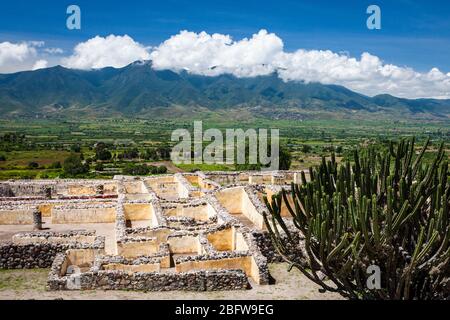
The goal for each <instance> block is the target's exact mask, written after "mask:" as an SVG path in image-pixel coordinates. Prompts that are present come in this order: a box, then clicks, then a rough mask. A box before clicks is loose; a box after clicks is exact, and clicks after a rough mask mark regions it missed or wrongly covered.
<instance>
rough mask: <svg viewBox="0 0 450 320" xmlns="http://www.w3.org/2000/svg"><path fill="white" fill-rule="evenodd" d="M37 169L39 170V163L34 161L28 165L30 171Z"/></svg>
mask: <svg viewBox="0 0 450 320" xmlns="http://www.w3.org/2000/svg"><path fill="white" fill-rule="evenodd" d="M37 168H39V163H37V162H34V161H32V162H30V163H28V169H37Z"/></svg>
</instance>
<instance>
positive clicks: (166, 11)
mask: <svg viewBox="0 0 450 320" xmlns="http://www.w3.org/2000/svg"><path fill="white" fill-rule="evenodd" d="M69 4H77V5H79V6H80V8H81V10H82V29H81V30H80V31H70V30H68V29H67V28H66V26H65V19H66V13H65V10H66V8H67V6H68V5H69ZM369 4H378V5H379V6H380V7H381V10H382V29H381V30H375V31H370V30H368V29H367V28H366V25H365V21H366V18H367V15H366V14H365V10H366V8H367V6H368V5H369ZM0 6H1V10H0V41H13V40H16V41H19V40H44V41H46V42H47V44H49V45H52V46H58V47H62V48H64V49H66V50H70V49H71V48H72V47H73V46H74V45H75V44H76V43H77V42H80V41H84V40H87V39H89V38H91V37H93V36H96V35H102V36H106V35H108V34H117V35H119V34H128V35H130V36H131V37H133V38H134V39H135V40H137V41H139V42H141V43H144V44H146V45H157V44H159V43H160V42H162V41H163V40H165V39H167V38H168V37H169V36H171V35H173V34H176V33H178V32H179V31H180V30H184V29H186V30H190V31H196V32H199V31H206V32H208V33H215V32H218V33H224V34H230V35H231V36H233V37H234V38H242V37H248V36H250V35H251V34H253V33H255V32H257V31H258V30H260V29H262V28H264V29H267V30H268V31H269V32H274V33H276V34H277V35H278V36H279V37H280V38H282V39H283V41H284V43H285V48H286V50H295V49H298V48H305V49H331V50H333V51H336V52H339V51H348V52H349V53H350V54H351V55H352V56H353V55H355V56H358V55H360V54H361V53H362V52H364V51H368V52H370V53H372V54H375V55H377V56H379V57H380V58H382V59H383V60H384V61H386V62H389V63H395V64H397V65H408V66H411V67H414V68H415V69H417V70H419V71H423V70H427V69H430V68H431V67H438V68H440V69H441V70H444V71H447V72H448V71H450V65H449V58H448V57H450V2H449V1H423V0H419V1H417V0H414V1H412V0H396V1H365V0H351V1H345V0H343V1H324V0H316V1H299V0H295V1H282V0H278V1H244V0H241V1H230V0H228V1H195V0H190V1H184V0H183V1H179V0H178V1H173V0H165V1H132V0H129V1H121V2H120V3H119V2H118V3H115V1H104V0H96V1H93V0H90V1H84V0H76V1H72V2H68V1H54V0H53V1H52V0H40V1H24V0H14V1H2V4H1V5H0Z"/></svg>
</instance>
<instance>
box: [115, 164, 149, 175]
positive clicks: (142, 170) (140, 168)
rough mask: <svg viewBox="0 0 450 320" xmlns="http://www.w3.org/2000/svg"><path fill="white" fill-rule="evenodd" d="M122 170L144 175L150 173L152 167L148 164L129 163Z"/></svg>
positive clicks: (130, 173)
mask: <svg viewBox="0 0 450 320" xmlns="http://www.w3.org/2000/svg"><path fill="white" fill-rule="evenodd" d="M122 172H123V173H124V174H127V175H131V176H144V175H147V174H149V172H150V168H149V167H148V166H146V165H136V164H129V165H127V166H126V167H125V168H123V170H122Z"/></svg>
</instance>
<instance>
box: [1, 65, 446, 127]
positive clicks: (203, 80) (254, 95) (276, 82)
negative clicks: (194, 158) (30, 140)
mask: <svg viewBox="0 0 450 320" xmlns="http://www.w3.org/2000/svg"><path fill="white" fill-rule="evenodd" d="M0 112H1V113H2V116H3V117H6V118H8V117H27V116H30V117H63V116H70V115H72V116H77V117H80V116H114V115H117V116H131V117H156V118H158V117H168V118H171V117H180V116H193V115H198V116H201V115H202V114H204V113H209V114H211V113H213V114H215V113H217V114H222V115H224V116H227V115H230V114H235V115H236V114H238V115H241V116H244V115H247V116H251V117H265V118H277V119H280V118H286V119H304V118H322V117H333V118H335V117H339V118H355V117H356V118H358V117H359V118H364V117H371V118H420V119H445V120H448V119H450V100H437V99H416V100H411V99H402V98H397V97H394V96H391V95H387V94H383V95H378V96H374V97H368V96H365V95H362V94H359V93H356V92H354V91H351V90H349V89H347V88H345V87H342V86H338V85H324V84H320V83H304V82H294V81H289V82H284V81H283V80H281V79H280V78H279V77H278V75H277V74H276V73H273V74H271V75H267V76H258V77H253V78H237V77H235V76H232V75H227V74H226V75H220V76H215V77H209V76H200V75H193V74H190V73H188V72H186V71H182V72H179V73H176V72H173V71H170V70H162V71H157V70H154V69H153V68H152V67H151V62H147V61H137V62H134V63H132V64H130V65H128V66H126V67H123V68H112V67H108V68H103V69H96V70H89V71H85V70H74V69H67V68H64V67H62V66H56V67H51V68H46V69H40V70H35V71H25V72H19V73H14V74H0Z"/></svg>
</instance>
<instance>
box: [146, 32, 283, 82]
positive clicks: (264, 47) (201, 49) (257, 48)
mask: <svg viewBox="0 0 450 320" xmlns="http://www.w3.org/2000/svg"><path fill="white" fill-rule="evenodd" d="M282 50H283V42H282V41H281V39H280V38H278V37H277V36H276V35H275V34H273V33H270V34H269V33H267V31H265V30H261V31H260V32H259V33H257V34H254V35H253V36H252V38H250V39H247V38H245V39H242V40H241V41H237V42H235V41H233V40H232V39H231V37H230V36H227V35H222V34H217V33H216V34H213V35H209V34H207V33H206V32H201V33H199V34H197V33H194V32H188V31H181V32H180V33H179V34H177V35H175V36H172V37H171V38H170V39H168V40H166V41H165V42H163V43H162V44H161V45H160V46H159V47H157V48H156V49H155V50H154V51H153V52H152V53H151V58H152V60H153V67H154V68H155V69H172V70H183V69H186V70H189V71H190V72H192V73H196V74H202V75H209V76H213V75H218V74H222V73H231V74H234V75H236V76H238V77H252V76H257V75H264V74H269V73H271V72H273V70H274V69H273V65H272V63H273V60H274V57H275V56H276V55H277V54H278V53H280V52H282Z"/></svg>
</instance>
